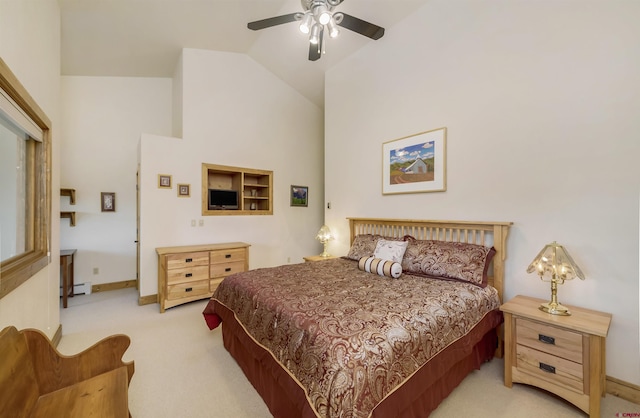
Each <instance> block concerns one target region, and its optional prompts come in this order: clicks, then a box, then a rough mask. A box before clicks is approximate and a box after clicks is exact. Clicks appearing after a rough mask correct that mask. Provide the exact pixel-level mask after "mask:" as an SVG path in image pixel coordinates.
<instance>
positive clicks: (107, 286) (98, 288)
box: [91, 280, 137, 293]
mask: <svg viewBox="0 0 640 418" xmlns="http://www.w3.org/2000/svg"><path fill="white" fill-rule="evenodd" d="M136 286H137V283H136V281H135V280H125V281H123V282H113V283H101V284H94V285H93V286H91V291H92V292H94V293H95V292H107V291H109V290H118V289H126V288H128V287H136Z"/></svg>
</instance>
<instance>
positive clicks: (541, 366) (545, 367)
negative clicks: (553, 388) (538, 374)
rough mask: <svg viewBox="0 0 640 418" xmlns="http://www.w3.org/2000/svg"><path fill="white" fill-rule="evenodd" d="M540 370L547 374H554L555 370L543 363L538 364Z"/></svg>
mask: <svg viewBox="0 0 640 418" xmlns="http://www.w3.org/2000/svg"><path fill="white" fill-rule="evenodd" d="M540 370H543V371H545V372H547V373H553V374H556V368H555V367H553V366H550V365H548V364H545V363H540Z"/></svg>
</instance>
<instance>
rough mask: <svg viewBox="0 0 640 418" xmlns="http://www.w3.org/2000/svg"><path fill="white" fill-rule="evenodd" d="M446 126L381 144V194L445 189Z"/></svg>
mask: <svg viewBox="0 0 640 418" xmlns="http://www.w3.org/2000/svg"><path fill="white" fill-rule="evenodd" d="M446 155H447V128H440V129H434V130H432V131H426V132H420V133H417V134H414V135H410V136H406V137H404V138H399V139H394V140H392V141H388V142H385V143H383V144H382V194H394V193H424V192H443V191H445V190H447V181H446V175H447V170H446Z"/></svg>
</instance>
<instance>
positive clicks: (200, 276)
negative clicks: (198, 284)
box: [167, 265, 209, 284]
mask: <svg viewBox="0 0 640 418" xmlns="http://www.w3.org/2000/svg"><path fill="white" fill-rule="evenodd" d="M208 278H209V266H207V265H204V266H193V267H186V268H181V269H174V270H168V271H167V284H176V283H185V282H194V281H198V280H206V279H208Z"/></svg>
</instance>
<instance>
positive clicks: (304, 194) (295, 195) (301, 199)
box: [291, 186, 309, 206]
mask: <svg viewBox="0 0 640 418" xmlns="http://www.w3.org/2000/svg"><path fill="white" fill-rule="evenodd" d="M308 198H309V188H308V187H307V186H291V206H308V203H309V202H308Z"/></svg>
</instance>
